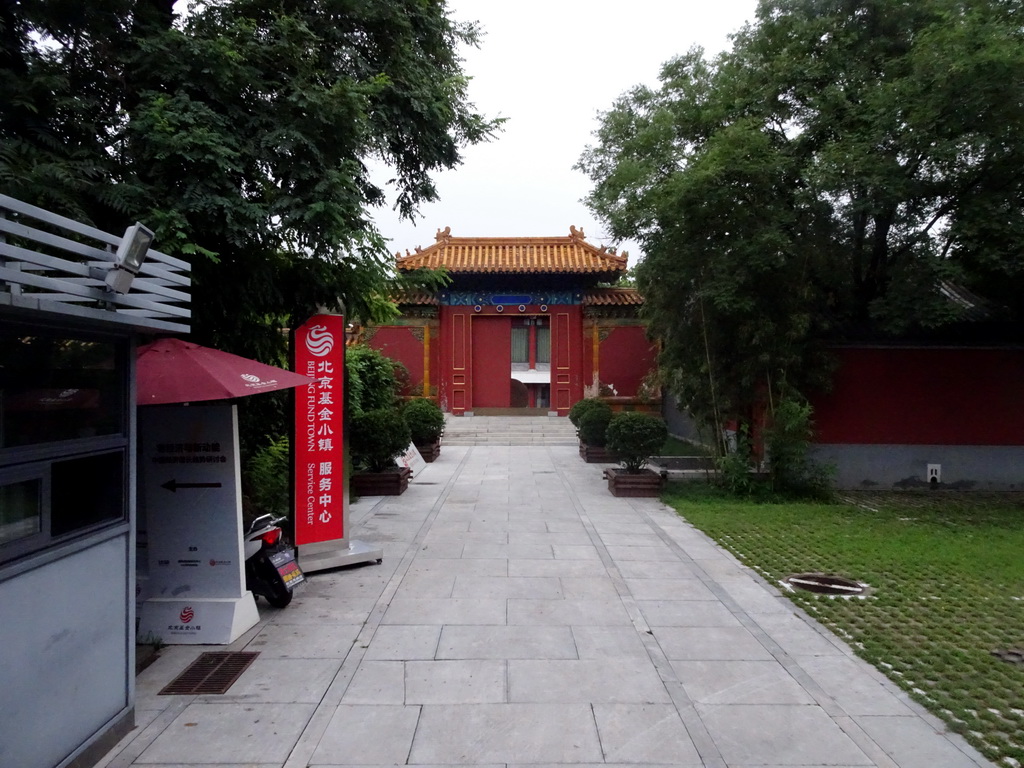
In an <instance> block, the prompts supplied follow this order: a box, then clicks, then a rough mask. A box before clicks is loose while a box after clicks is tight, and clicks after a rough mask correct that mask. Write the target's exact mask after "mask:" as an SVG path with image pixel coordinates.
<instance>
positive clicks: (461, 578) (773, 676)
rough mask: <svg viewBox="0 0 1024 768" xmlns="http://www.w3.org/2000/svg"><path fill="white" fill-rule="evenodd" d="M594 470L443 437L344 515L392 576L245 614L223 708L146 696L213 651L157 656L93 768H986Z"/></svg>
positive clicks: (350, 576) (679, 523)
mask: <svg viewBox="0 0 1024 768" xmlns="http://www.w3.org/2000/svg"><path fill="white" fill-rule="evenodd" d="M474 420H475V421H476V422H477V423H480V424H483V423H484V419H483V418H482V417H474ZM600 472H601V467H600V466H599V465H588V464H585V463H584V462H582V461H581V460H580V459H579V458H578V456H577V455H576V450H575V447H574V446H564V447H561V446H557V447H547V446H537V447H515V446H511V447H510V446H472V447H469V446H467V447H461V446H452V445H447V444H446V445H445V447H444V448H443V450H442V455H441V458H440V459H439V460H438V461H437V462H434V463H433V464H430V465H428V466H427V467H426V468H425V469H424V470H423V472H422V473H421V475H420V476H419V477H418V478H417V479H416V480H414V481H413V483H412V484H411V485H410V488H409V490H408V491H407V492H406V494H404V495H403V496H401V497H398V498H381V497H368V498H363V499H360V500H359V501H358V502H357V503H356V504H354V505H353V506H352V508H351V511H350V529H352V530H353V531H354V534H355V536H356V537H357V538H359V539H362V540H364V541H367V542H369V543H375V544H377V545H378V546H382V547H384V549H385V561H384V563H382V564H380V565H367V566H359V567H354V568H349V569H340V570H337V571H333V572H324V573H315V574H310V575H309V578H308V583H307V584H306V585H305V586H303V587H301V588H300V589H301V591H300V592H299V593H298V594H297V596H296V599H295V600H294V601H293V602H292V604H291V605H290V606H288V607H287V608H285V609H283V610H276V609H272V608H269V607H267V606H266V605H265V604H263V603H260V610H261V620H260V623H259V624H258V625H257V626H256V627H254V628H252V629H251V630H250V631H248V632H247V633H245V634H244V635H243V636H242V637H241V638H239V640H238V641H236V642H235V643H233V644H232V645H231V646H228V648H227V649H229V650H242V649H245V650H257V651H260V653H261V655H260V657H259V658H258V659H257V661H256V663H254V664H253V665H252V666H251V667H250V668H249V669H248V670H247V671H246V672H245V673H244V674H243V675H242V676H241V678H240V679H239V680H238V681H237V682H236V683H235V685H234V686H232V688H231V689H230V690H229V691H228V693H226V694H224V695H221V696H201V697H197V696H158V695H157V693H158V691H159V690H160V688H162V687H163V685H165V684H166V683H167V682H169V681H170V679H172V678H173V677H175V676H176V675H177V674H179V673H180V672H181V671H182V670H183V669H184V668H185V667H186V666H187V665H188V664H189V663H190V662H191V661H192V660H193V659H194V658H195V657H196V656H197V655H198V654H199V653H201V652H202V651H203V650H207V649H208V648H203V647H197V646H177V647H173V646H172V647H168V648H165V649H163V651H162V653H161V654H160V657H159V658H158V659H157V660H156V662H155V663H154V664H153V665H152V666H150V667H149V668H148V669H146V670H145V671H144V672H143V673H142V674H141V675H140V676H139V677H138V679H137V685H136V715H137V728H136V729H135V730H134V731H133V732H132V733H130V734H129V735H128V736H127V737H126V738H125V739H124V740H122V742H121V743H120V744H119V745H117V747H115V748H114V750H112V751H111V753H110V754H109V755H108V756H107V757H106V758H105V760H104V761H103V762H101V764H100V768H129V766H146V767H147V768H175V767H178V768H184V766H222V767H227V766H242V765H245V766H250V767H252V766H256V768H308V767H310V766H316V767H319V768H328V767H330V766H346V767H347V768H354V767H356V766H366V768H370V767H371V766H372V767H374V768H377V767H379V766H390V765H411V766H423V767H424V768H427V766H434V767H435V768H436V766H447V767H448V768H453V767H454V766H474V768H499V767H501V768H513V767H516V766H521V767H522V768H527V766H529V768H544V766H549V767H550V768H555V766H558V767H559V768H565V766H567V765H572V766H574V767H576V768H579V767H580V766H603V767H604V768H614V767H616V766H620V767H622V768H624V767H625V766H630V767H631V768H638V767H639V766H666V765H672V766H681V767H682V768H697V766H701V767H708V768H783V767H784V766H785V767H787V768H788V767H789V766H803V767H804V768H818V767H819V766H821V767H823V766H830V767H831V768H843V767H844V766H845V767H846V768H863V767H864V766H876V767H877V768H926V767H927V768H978V767H979V766H985V765H990V764H989V763H986V762H985V761H984V760H983V759H982V758H981V757H980V756H979V755H978V754H977V753H976V752H975V751H974V750H972V749H971V748H970V747H968V746H967V745H966V743H965V742H964V741H963V740H962V739H961V738H960V737H958V736H956V735H954V734H950V733H948V732H946V731H945V729H944V728H943V726H942V724H941V723H940V722H939V721H938V720H937V719H936V718H934V717H932V716H931V715H929V714H928V713H926V712H924V711H923V710H922V709H921V707H919V706H918V705H917V704H915V703H914V702H913V701H911V700H910V699H909V698H908V697H907V696H906V695H904V694H903V693H902V692H901V691H899V690H898V689H897V688H896V687H895V686H893V685H892V684H891V683H890V682H889V681H888V680H887V679H885V677H884V676H883V675H881V674H880V673H879V672H878V671H877V670H874V669H873V668H871V667H869V666H868V665H866V664H865V663H864V662H862V661H860V660H859V659H857V658H856V657H855V655H854V654H853V653H852V651H851V650H850V649H849V648H848V647H847V646H846V645H845V644H844V643H843V642H841V641H840V640H838V639H837V638H836V637H835V636H834V635H832V634H831V633H830V632H828V631H827V630H825V629H824V628H822V627H820V626H819V625H817V624H816V623H815V622H814V621H813V620H811V619H810V618H809V617H807V616H806V615H805V614H803V613H802V612H801V611H800V610H799V609H797V608H796V607H795V606H794V605H793V604H792V603H790V602H789V601H787V600H786V599H785V598H784V597H783V596H782V595H781V594H780V592H779V591H778V589H777V588H776V587H775V586H773V585H769V584H766V583H765V582H764V581H763V580H762V579H761V578H760V577H759V576H758V575H757V574H756V573H754V572H753V571H752V570H750V569H749V568H747V567H746V566H744V565H743V564H742V563H740V562H738V561H737V560H736V559H735V558H733V557H732V556H731V555H729V554H728V553H726V552H724V551H723V550H721V549H720V548H719V547H717V546H716V545H715V544H714V543H713V542H712V541H710V540H709V539H708V538H707V537H706V536H704V534H703V533H701V532H700V531H698V530H696V529H695V528H693V527H692V526H690V525H689V524H688V523H686V521H685V520H684V519H681V518H680V517H678V516H677V515H675V513H674V512H672V511H671V510H669V509H667V508H665V507H664V506H662V505H661V504H660V503H659V502H658V501H656V500H647V499H616V498H614V497H611V496H610V495H609V494H608V492H607V490H606V488H605V486H604V484H603V483H602V482H601V475H600ZM221 649H223V648H221Z"/></svg>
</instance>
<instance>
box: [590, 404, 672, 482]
mask: <svg viewBox="0 0 1024 768" xmlns="http://www.w3.org/2000/svg"><path fill="white" fill-rule="evenodd" d="M667 437H668V430H667V429H666V428H665V423H664V422H663V421H661V419H656V418H655V417H653V416H650V415H648V414H646V413H618V414H616V415H615V416H614V417H613V418H612V420H611V423H610V424H609V425H608V444H607V445H608V449H609V450H611V451H613V452H614V453H615V455H616V456H617V457H618V461H619V464H620V465H621V468H616V469H609V470H607V471H606V472H605V475H606V477H607V478H608V490H609V491H611V492H612V495H613V496H657V495H658V494H659V493H661V487H662V485H663V484H664V482H665V480H664V478H663V477H662V476H661V475H660V474H658V473H657V472H652V471H651V470H649V469H644V467H646V466H647V460H648V459H649V458H650V457H651V456H653V455H654V454H655V453H657V451H659V450H660V449H661V447H662V446H663V445H664V444H665V439H666V438H667Z"/></svg>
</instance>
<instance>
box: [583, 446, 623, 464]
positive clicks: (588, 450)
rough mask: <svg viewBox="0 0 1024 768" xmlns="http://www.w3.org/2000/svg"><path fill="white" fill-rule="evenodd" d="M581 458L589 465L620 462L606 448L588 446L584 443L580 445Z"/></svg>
mask: <svg viewBox="0 0 1024 768" xmlns="http://www.w3.org/2000/svg"><path fill="white" fill-rule="evenodd" d="M580 458H581V459H583V460H584V461H585V462H587V464H614V463H615V462H616V461H618V459H616V458H615V454H613V453H612V452H611V451H609V450H608V449H607V448H605V447H604V446H601V447H598V446H596V445H587V444H586V443H583V442H581V443H580Z"/></svg>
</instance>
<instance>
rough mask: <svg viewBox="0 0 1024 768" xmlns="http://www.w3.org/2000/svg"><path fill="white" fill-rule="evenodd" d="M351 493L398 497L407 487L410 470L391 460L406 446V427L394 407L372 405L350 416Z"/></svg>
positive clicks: (407, 442) (407, 428) (407, 430)
mask: <svg viewBox="0 0 1024 768" xmlns="http://www.w3.org/2000/svg"><path fill="white" fill-rule="evenodd" d="M349 442H350V444H351V447H352V462H353V464H354V465H355V467H356V468H357V471H356V472H355V473H354V474H353V475H352V486H351V487H352V492H353V493H357V494H359V495H361V496H398V495H399V494H402V493H404V492H405V489H406V488H408V487H409V478H410V477H411V476H412V471H411V470H410V469H409V468H408V467H400V466H398V465H397V464H396V463H395V459H397V458H398V457H399V456H401V455H402V454H403V453H405V449H406V448H408V447H409V442H410V434H409V426H408V425H407V424H406V423H405V420H404V419H403V418H402V414H401V413H399V411H398V409H396V408H376V409H374V410H372V411H366V412H365V413H361V414H359V415H358V416H354V417H353V418H352V424H351V427H350V431H349Z"/></svg>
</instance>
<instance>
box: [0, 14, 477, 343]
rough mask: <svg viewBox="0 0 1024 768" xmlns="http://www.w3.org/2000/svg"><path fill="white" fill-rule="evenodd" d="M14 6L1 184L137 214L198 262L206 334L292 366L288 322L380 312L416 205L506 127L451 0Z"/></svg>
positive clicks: (106, 217)
mask: <svg viewBox="0 0 1024 768" xmlns="http://www.w3.org/2000/svg"><path fill="white" fill-rule="evenodd" d="M173 7H174V3H173V0H99V1H98V2H90V3H69V2H64V1H61V2H43V1H42V0H27V1H25V2H18V3H12V2H4V3H2V4H0V66H2V69H0V89H2V91H3V93H4V94H6V96H7V98H6V99H5V101H4V102H3V103H2V104H0V181H2V183H3V185H4V188H5V189H6V190H7V191H9V192H10V194H12V195H15V196H17V197H20V198H23V199H27V200H30V201H33V202H37V203H39V204H42V205H45V206H47V207H50V208H55V209H57V210H59V211H61V212H66V213H68V214H70V215H73V216H75V217H76V218H81V219H85V220H87V221H90V222H92V223H94V224H96V225H97V226H99V227H102V228H107V229H112V230H116V229H117V228H119V227H123V226H124V222H125V221H131V220H133V219H135V218H138V219H140V220H142V221H144V222H146V223H147V224H148V225H149V226H151V227H152V228H154V229H155V230H156V234H157V241H158V244H159V247H160V248H161V249H162V250H164V251H166V252H169V253H171V254H173V255H178V256H181V257H183V258H186V259H188V260H190V261H191V262H192V264H193V270H194V271H193V280H194V292H193V309H194V313H195V314H194V319H193V329H194V332H193V336H194V337H195V338H196V339H197V340H198V341H202V342H204V343H212V344H215V345H217V346H220V347H223V348H227V349H230V350H231V351H233V352H237V353H240V354H248V355H251V356H255V357H258V358H260V359H264V360H267V361H268V362H274V361H277V362H280V360H281V356H282V354H283V349H284V347H283V345H282V337H281V334H280V333H279V329H280V328H281V327H282V326H287V325H288V324H289V323H290V322H291V321H292V319H293V318H297V319H299V320H300V321H301V320H302V319H304V318H305V316H306V315H308V314H310V313H311V312H312V311H314V310H315V309H316V307H317V306H329V307H331V306H335V305H336V304H337V301H338V299H339V298H341V299H343V300H344V302H345V303H346V305H347V306H348V308H349V310H350V311H352V312H354V313H355V314H357V315H360V316H361V317H363V318H365V319H373V318H375V317H379V316H380V315H381V313H382V312H384V313H387V311H388V309H389V305H388V304H387V303H386V302H382V301H381V300H380V299H381V297H384V296H386V292H387V281H388V280H390V278H391V275H390V265H391V261H392V259H391V256H390V254H389V252H388V249H387V247H386V244H385V241H384V240H383V238H382V237H381V236H380V234H379V233H378V232H377V231H376V230H375V229H374V227H373V226H372V224H371V222H370V220H369V219H368V211H369V209H370V208H372V207H374V206H379V205H381V204H383V203H384V202H385V193H384V190H383V189H381V188H380V187H379V186H378V185H377V184H375V183H374V181H373V180H372V179H371V178H370V174H369V172H368V169H367V162H368V161H369V160H371V159H376V160H381V161H383V162H384V163H386V164H387V165H389V166H390V167H391V168H392V169H393V171H394V177H393V178H392V179H391V184H392V185H393V186H394V188H395V190H396V193H397V201H398V202H397V205H398V207H399V208H400V210H401V212H402V213H403V214H404V215H406V216H412V215H414V213H415V211H416V208H417V206H418V205H419V204H420V203H422V202H424V201H429V200H432V199H434V198H436V196H437V193H436V190H435V188H434V185H433V182H432V180H431V175H432V173H433V172H435V171H437V170H440V169H445V168H451V167H454V166H456V165H458V164H459V162H460V148H461V147H462V146H464V145H465V144H467V143H475V142H479V141H482V140H485V139H487V138H488V137H489V136H490V135H491V134H492V132H493V131H494V130H495V128H496V125H497V123H496V122H495V121H491V120H488V119H486V118H484V117H483V116H481V115H479V114H477V113H476V112H475V111H474V110H473V107H472V105H471V104H469V103H468V102H467V98H466V85H467V78H466V77H465V75H464V74H463V72H462V70H461V68H460V59H459V58H458V54H457V47H458V46H459V45H460V44H475V42H476V39H477V32H476V28H475V26H474V25H472V24H461V23H458V22H455V21H453V20H452V19H451V18H449V16H448V13H447V9H446V7H445V4H444V3H443V2H421V1H420V0H402V1H401V2H385V1H384V0H371V1H370V2H360V3H353V2H351V1H350V0H326V1H324V2H316V3H314V2H308V1H306V2H303V1H301V0H289V1H287V2H280V3H279V2H270V1H269V0H219V1H214V2H205V3H195V4H193V5H192V6H191V7H190V9H189V14H188V15H187V16H184V17H178V16H175V14H174V12H173Z"/></svg>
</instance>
